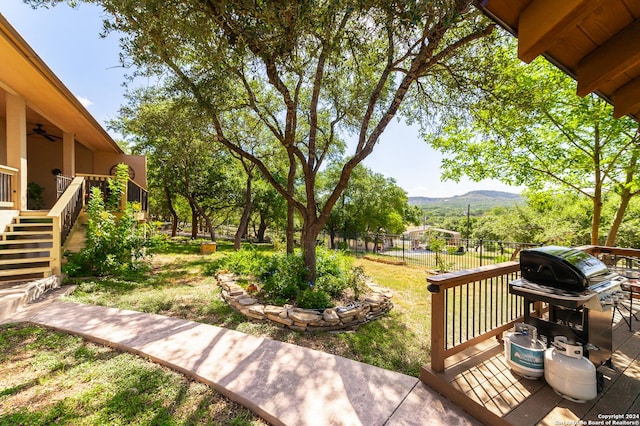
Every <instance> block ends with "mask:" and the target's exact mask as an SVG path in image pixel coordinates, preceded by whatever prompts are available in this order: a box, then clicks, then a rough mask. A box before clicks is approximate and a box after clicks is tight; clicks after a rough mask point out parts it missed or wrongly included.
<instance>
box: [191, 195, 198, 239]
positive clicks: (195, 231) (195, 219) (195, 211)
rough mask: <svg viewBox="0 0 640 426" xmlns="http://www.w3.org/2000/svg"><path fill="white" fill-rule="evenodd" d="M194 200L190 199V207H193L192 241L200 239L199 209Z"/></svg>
mask: <svg viewBox="0 0 640 426" xmlns="http://www.w3.org/2000/svg"><path fill="white" fill-rule="evenodd" d="M192 200H193V198H192V197H190V198H189V207H191V239H192V240H195V239H196V238H198V208H197V207H196V206H195V204H194V201H192Z"/></svg>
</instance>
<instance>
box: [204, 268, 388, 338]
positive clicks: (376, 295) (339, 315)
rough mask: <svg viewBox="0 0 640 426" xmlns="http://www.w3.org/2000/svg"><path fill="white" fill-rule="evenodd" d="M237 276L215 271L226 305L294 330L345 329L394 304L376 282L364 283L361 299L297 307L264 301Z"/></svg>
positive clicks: (258, 318)
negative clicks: (324, 306)
mask: <svg viewBox="0 0 640 426" xmlns="http://www.w3.org/2000/svg"><path fill="white" fill-rule="evenodd" d="M238 278H239V277H238V276H237V275H235V274H230V273H218V274H216V280H217V282H218V286H219V287H220V290H221V291H220V294H221V296H222V299H223V300H225V301H226V302H227V303H228V304H229V306H231V307H232V308H233V309H234V310H236V311H237V312H239V313H240V314H242V315H244V316H245V317H247V318H250V319H253V320H258V321H265V322H271V323H273V324H274V325H276V326H278V327H283V328H288V329H291V330H295V331H347V330H355V329H357V328H358V327H359V326H360V325H361V324H365V323H367V322H370V321H374V320H376V319H378V318H380V317H381V316H382V315H385V314H386V313H387V312H389V311H390V310H391V308H393V303H391V298H392V295H391V293H390V292H389V291H388V290H387V289H385V288H382V287H380V286H378V285H376V284H373V283H367V286H368V287H369V289H370V290H371V294H368V295H366V296H365V297H364V299H363V300H361V301H356V302H353V303H350V304H348V305H347V306H338V307H336V308H327V309H324V310H323V311H320V310H314V309H302V308H296V307H293V306H291V305H284V306H276V305H263V304H261V303H259V302H258V300H257V299H255V298H254V297H252V296H251V295H250V294H248V293H247V292H246V291H245V290H244V289H243V288H242V287H240V285H238V283H237V280H238Z"/></svg>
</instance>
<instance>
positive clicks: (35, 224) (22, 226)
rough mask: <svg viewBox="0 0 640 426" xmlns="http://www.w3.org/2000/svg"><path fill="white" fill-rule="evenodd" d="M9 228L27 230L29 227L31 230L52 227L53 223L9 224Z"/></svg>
mask: <svg viewBox="0 0 640 426" xmlns="http://www.w3.org/2000/svg"><path fill="white" fill-rule="evenodd" d="M8 226H9V228H27V227H31V228H40V227H45V226H48V227H52V226H53V223H52V222H51V221H49V222H17V223H10V224H9V225H8Z"/></svg>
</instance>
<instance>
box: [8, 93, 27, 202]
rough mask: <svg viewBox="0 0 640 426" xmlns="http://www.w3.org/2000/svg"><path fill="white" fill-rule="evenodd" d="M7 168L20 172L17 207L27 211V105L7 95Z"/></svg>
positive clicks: (14, 96)
mask: <svg viewBox="0 0 640 426" xmlns="http://www.w3.org/2000/svg"><path fill="white" fill-rule="evenodd" d="M6 99H7V103H6V105H7V166H9V167H13V168H16V169H18V170H20V171H19V172H18V176H17V179H16V182H15V187H16V192H17V195H18V196H17V197H16V198H17V203H18V205H17V206H16V208H17V209H19V210H27V105H26V101H25V99H24V98H22V97H20V96H18V95H13V94H11V93H7V95H6Z"/></svg>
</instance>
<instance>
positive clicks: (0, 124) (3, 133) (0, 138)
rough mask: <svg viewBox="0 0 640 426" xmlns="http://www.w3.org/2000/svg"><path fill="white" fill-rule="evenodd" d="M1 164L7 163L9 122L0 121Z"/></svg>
mask: <svg viewBox="0 0 640 426" xmlns="http://www.w3.org/2000/svg"><path fill="white" fill-rule="evenodd" d="M0 164H4V165H6V164H7V124H6V123H5V122H4V121H0Z"/></svg>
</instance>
